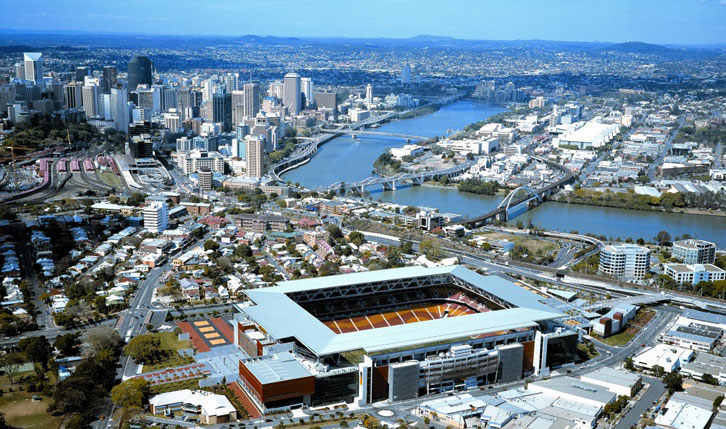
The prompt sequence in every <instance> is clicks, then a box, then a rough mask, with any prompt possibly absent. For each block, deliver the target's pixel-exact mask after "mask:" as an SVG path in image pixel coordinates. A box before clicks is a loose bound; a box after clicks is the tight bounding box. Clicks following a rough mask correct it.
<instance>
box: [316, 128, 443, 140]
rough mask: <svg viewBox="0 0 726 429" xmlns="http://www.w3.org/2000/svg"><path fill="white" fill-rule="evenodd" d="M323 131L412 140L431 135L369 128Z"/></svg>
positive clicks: (424, 138) (425, 138) (426, 138)
mask: <svg viewBox="0 0 726 429" xmlns="http://www.w3.org/2000/svg"><path fill="white" fill-rule="evenodd" d="M321 131H322V132H325V133H332V134H352V135H353V136H354V137H355V136H362V135H372V136H388V137H398V138H402V139H405V140H409V141H414V140H428V139H430V138H431V137H424V136H414V135H410V134H401V133H389V132H385V131H370V130H343V129H341V130H336V129H332V130H331V129H325V130H321Z"/></svg>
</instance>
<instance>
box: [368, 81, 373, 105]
mask: <svg viewBox="0 0 726 429" xmlns="http://www.w3.org/2000/svg"><path fill="white" fill-rule="evenodd" d="M366 104H367V105H368V110H371V106H373V85H371V84H370V83H369V84H368V85H366Z"/></svg>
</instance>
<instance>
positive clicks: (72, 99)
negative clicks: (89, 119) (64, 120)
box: [65, 81, 83, 109]
mask: <svg viewBox="0 0 726 429" xmlns="http://www.w3.org/2000/svg"><path fill="white" fill-rule="evenodd" d="M81 88H82V85H81V84H80V83H78V82H75V81H72V82H68V83H67V84H66V85H65V100H66V103H65V105H66V109H75V108H77V107H78V108H80V107H82V106H83V94H82V92H81Z"/></svg>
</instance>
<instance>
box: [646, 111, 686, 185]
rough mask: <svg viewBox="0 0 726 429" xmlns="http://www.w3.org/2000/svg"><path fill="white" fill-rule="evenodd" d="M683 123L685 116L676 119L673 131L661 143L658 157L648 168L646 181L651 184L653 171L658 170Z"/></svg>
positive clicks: (653, 175) (653, 178) (653, 176)
mask: <svg viewBox="0 0 726 429" xmlns="http://www.w3.org/2000/svg"><path fill="white" fill-rule="evenodd" d="M685 122H686V118H685V116H681V117H680V118H678V126H677V127H676V128H675V129H674V130H672V132H671V133H670V134H669V135H668V137H666V140H665V143H663V146H662V147H661V148H660V151H659V152H658V157H657V158H656V159H655V160H654V161H653V162H651V163H650V165H649V166H648V180H650V181H651V182H652V181H654V180H655V170H656V169H657V168H658V166H659V165H661V164H662V163H663V159H664V158H665V157H666V155H668V152H670V150H671V148H672V147H673V141H674V140H675V138H676V136H677V135H678V130H680V129H681V127H682V126H683V124H684V123H685Z"/></svg>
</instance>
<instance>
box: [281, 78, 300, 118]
mask: <svg viewBox="0 0 726 429" xmlns="http://www.w3.org/2000/svg"><path fill="white" fill-rule="evenodd" d="M300 94H301V92H300V75H299V74H297V73H295V72H291V73H288V74H286V75H285V79H284V80H283V89H282V104H283V105H284V106H285V107H286V108H287V112H288V113H289V114H290V115H297V114H298V113H300V110H301V107H302V106H301V104H302V103H301V99H300V98H301V97H300Z"/></svg>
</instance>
